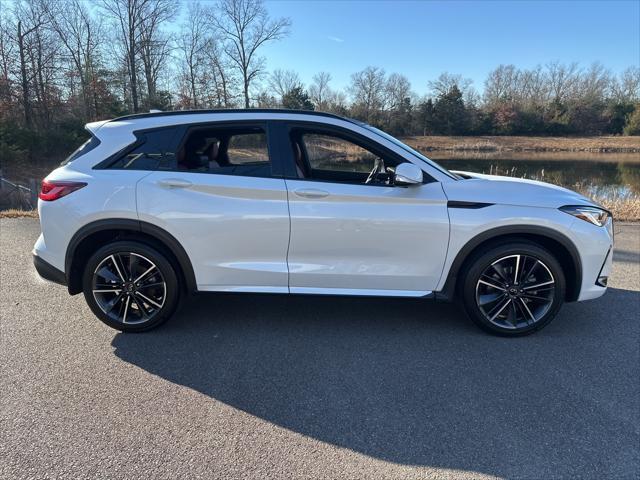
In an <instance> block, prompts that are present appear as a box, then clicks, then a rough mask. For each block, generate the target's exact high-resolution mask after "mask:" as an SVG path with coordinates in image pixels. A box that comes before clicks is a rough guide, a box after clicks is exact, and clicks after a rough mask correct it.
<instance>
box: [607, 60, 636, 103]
mask: <svg viewBox="0 0 640 480" xmlns="http://www.w3.org/2000/svg"><path fill="white" fill-rule="evenodd" d="M612 90H613V92H612V94H613V97H614V98H615V99H616V101H618V102H638V101H640V67H637V66H633V67H629V68H627V69H626V70H624V71H623V72H622V73H620V76H619V78H618V79H615V81H613V82H612Z"/></svg>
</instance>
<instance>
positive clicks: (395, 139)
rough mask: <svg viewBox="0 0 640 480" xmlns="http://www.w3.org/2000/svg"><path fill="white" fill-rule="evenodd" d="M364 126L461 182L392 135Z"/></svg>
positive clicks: (452, 174)
mask: <svg viewBox="0 0 640 480" xmlns="http://www.w3.org/2000/svg"><path fill="white" fill-rule="evenodd" d="M362 126H363V127H364V128H366V129H367V130H370V131H372V132H373V133H376V134H378V135H380V136H381V137H384V138H385V139H387V140H389V141H390V142H391V143H393V144H394V145H397V146H398V147H400V148H401V149H403V150H404V151H405V152H409V153H411V154H412V155H414V156H416V157H418V158H419V159H420V160H422V161H423V162H426V163H428V164H429V165H431V166H432V167H433V168H435V169H437V170H439V171H440V172H442V173H444V174H445V175H447V176H448V177H451V178H454V179H456V180H459V179H460V177H458V176H457V175H456V174H454V173H451V172H450V171H449V170H447V169H446V168H444V167H442V166H440V165H438V164H437V163H436V162H434V161H433V160H429V159H428V158H427V157H425V156H424V155H422V154H421V153H420V152H418V151H417V150H415V149H413V148H411V147H410V146H409V145H407V144H406V143H402V142H401V141H400V140H398V139H397V138H395V137H392V136H391V135H389V134H388V133H385V132H383V131H382V130H380V129H378V128H376V127H372V126H371V125H367V124H366V123H363V124H362Z"/></svg>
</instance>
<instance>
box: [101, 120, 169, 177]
mask: <svg viewBox="0 0 640 480" xmlns="http://www.w3.org/2000/svg"><path fill="white" fill-rule="evenodd" d="M134 134H135V136H136V141H135V142H133V143H132V144H131V145H129V146H128V147H127V148H125V149H124V151H122V152H119V153H117V154H116V155H115V156H114V158H113V159H111V160H110V161H109V162H107V163H108V167H103V168H109V169H115V170H159V169H163V167H165V166H166V165H167V162H168V161H169V160H170V159H172V158H173V153H170V152H168V151H167V150H168V149H169V146H170V145H171V141H172V139H173V136H174V135H175V128H173V127H170V128H161V129H157V130H146V131H143V132H134Z"/></svg>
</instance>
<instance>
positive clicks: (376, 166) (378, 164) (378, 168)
mask: <svg viewBox="0 0 640 480" xmlns="http://www.w3.org/2000/svg"><path fill="white" fill-rule="evenodd" d="M383 171H384V162H383V161H382V159H381V158H378V157H376V160H375V162H374V163H373V168H372V169H371V172H369V176H368V177H367V179H366V180H365V181H364V183H365V185H366V184H368V183H371V181H372V180H373V179H374V178H375V177H376V175H377V174H378V173H382V172H383Z"/></svg>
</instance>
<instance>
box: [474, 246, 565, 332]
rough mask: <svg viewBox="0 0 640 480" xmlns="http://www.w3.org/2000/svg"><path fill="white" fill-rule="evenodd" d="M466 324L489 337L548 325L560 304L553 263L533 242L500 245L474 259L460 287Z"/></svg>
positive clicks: (561, 285)
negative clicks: (478, 329)
mask: <svg viewBox="0 0 640 480" xmlns="http://www.w3.org/2000/svg"><path fill="white" fill-rule="evenodd" d="M462 296H463V300H464V306H465V309H466V311H467V313H468V314H469V316H470V317H471V319H472V320H473V321H474V322H475V323H476V324H477V325H478V326H480V327H481V328H483V329H484V330H486V331H489V332H491V333H495V334H498V335H505V336H518V335H527V334H530V333H533V332H535V331H536V330H540V329H541V328H543V327H544V326H546V325H548V324H549V322H551V320H553V318H554V317H555V316H556V314H557V313H558V310H559V309H560V307H561V306H562V303H563V302H564V296H565V277H564V273H563V271H562V267H561V266H560V264H559V263H558V261H557V260H556V258H555V257H554V256H553V255H552V254H551V253H550V252H548V251H547V250H546V249H544V248H542V247H540V246H538V245H535V244H533V243H528V242H522V243H520V242H519V243H514V244H503V245H499V246H495V247H493V248H489V249H487V250H485V251H484V252H480V253H479V254H477V255H476V256H475V257H474V258H473V259H472V260H471V262H470V264H469V266H468V268H467V270H466V272H465V275H464V279H463V283H462Z"/></svg>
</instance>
